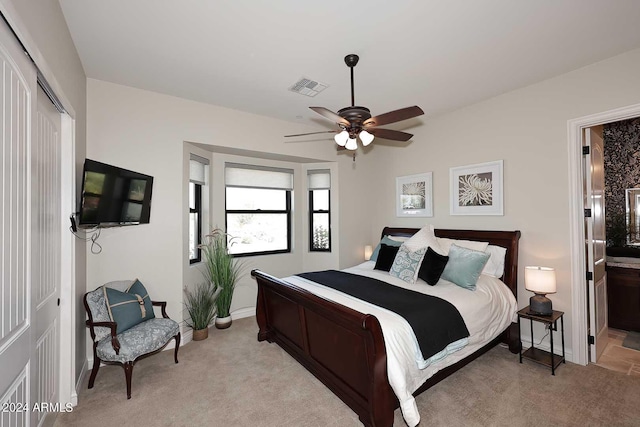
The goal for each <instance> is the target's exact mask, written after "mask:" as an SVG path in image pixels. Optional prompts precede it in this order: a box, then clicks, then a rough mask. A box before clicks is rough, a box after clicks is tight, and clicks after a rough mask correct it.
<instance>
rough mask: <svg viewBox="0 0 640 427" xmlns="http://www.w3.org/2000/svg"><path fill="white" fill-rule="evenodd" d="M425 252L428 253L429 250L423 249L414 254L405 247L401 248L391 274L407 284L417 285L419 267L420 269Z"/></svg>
mask: <svg viewBox="0 0 640 427" xmlns="http://www.w3.org/2000/svg"><path fill="white" fill-rule="evenodd" d="M425 252H427V248H421V249H418V250H417V251H415V252H412V251H410V250H409V249H408V248H407V247H406V246H405V245H402V246H400V249H399V250H398V254H397V255H396V258H395V259H394V260H393V265H392V266H391V270H390V271H389V274H391V275H392V276H394V277H398V278H400V279H402V280H404V281H405V282H407V283H415V282H416V276H417V274H418V267H420V262H421V261H422V258H423V257H424V254H425Z"/></svg>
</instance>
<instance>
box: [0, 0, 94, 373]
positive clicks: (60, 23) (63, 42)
mask: <svg viewBox="0 0 640 427" xmlns="http://www.w3.org/2000/svg"><path fill="white" fill-rule="evenodd" d="M0 9H1V10H2V12H3V14H4V15H5V17H6V18H7V19H8V21H9V23H10V25H11V26H12V27H13V29H14V31H16V33H17V34H18V36H19V37H20V38H21V41H22V42H23V44H24V45H25V46H26V48H27V49H28V50H29V51H30V54H31V55H32V56H33V57H34V60H35V62H36V64H37V65H38V67H39V68H40V69H41V70H42V71H43V74H44V75H45V77H46V78H47V80H48V81H49V83H50V84H51V85H52V87H53V88H54V90H55V91H56V94H57V95H58V96H59V97H60V98H61V100H62V101H63V103H64V104H65V107H66V108H68V109H71V110H73V111H72V112H71V115H72V117H73V119H75V130H74V131H75V157H76V184H77V187H78V188H77V191H76V194H78V193H79V185H80V182H81V181H79V177H80V176H81V174H82V164H83V162H84V157H85V149H86V146H85V144H86V142H85V136H86V76H85V74H84V69H83V68H82V63H81V62H80V58H79V56H78V53H77V52H76V49H75V45H74V43H73V40H72V39H71V35H70V34H69V30H68V28H67V23H66V21H65V19H64V16H63V14H62V10H61V9H60V4H59V3H58V1H57V0H41V1H37V2H36V1H24V0H0ZM71 213H72V212H71V211H70V212H69V214H71ZM75 243H76V248H75V254H76V259H75V281H76V289H75V290H76V301H75V304H76V313H75V317H76V327H75V331H73V332H74V333H75V335H76V353H75V358H76V363H75V366H76V373H75V374H76V379H78V378H79V375H80V373H81V369H82V367H83V363H84V361H85V360H86V359H85V341H84V337H85V329H86V327H85V324H84V320H85V311H84V305H83V304H82V296H83V295H84V293H85V292H86V254H85V247H84V246H85V245H84V242H81V241H79V240H76V242H75Z"/></svg>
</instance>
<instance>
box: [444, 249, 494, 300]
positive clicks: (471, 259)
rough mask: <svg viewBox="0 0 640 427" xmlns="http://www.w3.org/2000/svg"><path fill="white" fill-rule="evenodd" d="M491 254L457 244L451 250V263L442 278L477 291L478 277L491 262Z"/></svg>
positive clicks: (446, 267) (445, 268) (448, 263)
mask: <svg viewBox="0 0 640 427" xmlns="http://www.w3.org/2000/svg"><path fill="white" fill-rule="evenodd" d="M490 256H491V254H488V253H486V252H481V251H474V250H473V249H467V248H463V247H461V246H457V245H455V244H453V245H451V249H449V262H447V265H446V266H445V267H444V271H443V272H442V276H441V278H443V279H444V280H448V281H450V282H452V283H455V284H456V285H458V286H460V287H463V288H465V289H469V290H471V291H475V290H476V283H477V282H478V277H480V273H482V269H483V268H484V266H485V264H486V263H487V261H488V260H489V257H490Z"/></svg>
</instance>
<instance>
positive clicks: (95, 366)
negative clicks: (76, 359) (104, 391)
mask: <svg viewBox="0 0 640 427" xmlns="http://www.w3.org/2000/svg"><path fill="white" fill-rule="evenodd" d="M98 369H100V359H98V356H96V354H95V352H94V353H93V368H91V376H90V377H89V387H87V388H93V382H94V381H95V380H96V375H98Z"/></svg>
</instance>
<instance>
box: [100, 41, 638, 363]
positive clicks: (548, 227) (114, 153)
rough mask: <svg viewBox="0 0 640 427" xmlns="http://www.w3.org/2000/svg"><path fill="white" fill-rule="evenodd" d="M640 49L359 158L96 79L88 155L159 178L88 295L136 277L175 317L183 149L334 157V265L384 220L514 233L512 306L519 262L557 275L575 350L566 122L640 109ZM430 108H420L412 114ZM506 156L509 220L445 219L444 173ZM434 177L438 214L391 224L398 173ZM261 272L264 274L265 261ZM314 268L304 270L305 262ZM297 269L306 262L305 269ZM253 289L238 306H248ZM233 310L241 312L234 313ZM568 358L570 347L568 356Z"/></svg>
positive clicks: (271, 268)
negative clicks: (146, 219) (143, 215)
mask: <svg viewBox="0 0 640 427" xmlns="http://www.w3.org/2000/svg"><path fill="white" fill-rule="evenodd" d="M639 72H640V50H636V51H632V52H629V53H627V54H624V55H620V56H618V57H615V58H611V59H609V60H607V61H603V62H600V63H597V64H593V65H591V66H589V67H585V68H583V69H580V70H576V71H574V72H571V73H568V74H565V75H563V76H560V77H557V78H554V79H550V80H547V81H544V82H541V83H538V84H535V85H532V86H528V87H525V88H522V89H519V90H516V91H513V92H510V93H506V94H504V95H501V96H498V97H495V98H493V99H490V100H487V101H485V102H482V103H479V104H475V105H473V106H470V107H467V108H464V109H461V110H458V111H455V112H452V113H449V114H445V115H442V116H439V117H427V118H425V119H423V124H422V126H418V127H414V128H412V129H408V130H409V131H410V132H413V133H414V134H415V137H414V138H413V143H411V144H410V145H409V146H408V147H406V148H392V147H389V146H385V145H382V144H375V143H374V144H373V146H372V148H371V149H368V150H367V153H366V154H362V153H361V152H359V153H358V158H357V161H356V162H352V161H351V157H350V156H349V154H348V153H344V154H340V155H336V153H335V148H334V147H333V144H332V143H331V142H330V140H328V141H327V143H326V144H319V143H317V142H314V143H309V144H305V143H299V144H286V143H284V140H283V138H282V135H284V134H287V133H292V132H294V131H297V130H299V129H297V128H296V127H297V126H299V125H296V124H292V123H288V122H282V121H278V120H273V119H269V118H265V117H260V116H255V115H250V114H246V113H241V112H238V111H233V110H229V109H225V108H220V107H215V106H211V105H205V104H200V103H196V102H191V101H186V100H183V99H179V98H174V97H169V96H165V95H159V94H155V93H151V92H146V91H142V90H138V89H132V88H127V87H123V86H119V85H115V84H110V83H106V82H102V81H97V80H89V81H88V116H89V123H88V140H89V142H88V145H87V152H88V157H90V158H95V159H97V160H100V161H104V162H107V163H113V164H116V165H118V166H123V167H125V168H129V169H133V170H137V171H140V172H143V173H147V174H150V175H153V176H154V177H155V181H154V194H153V202H152V206H153V207H152V213H151V224H149V225H141V226H136V227H128V228H122V229H116V230H106V231H105V232H104V233H103V237H102V239H101V240H102V243H103V246H104V251H103V253H102V254H101V255H98V256H94V255H90V256H89V264H88V277H89V282H90V283H91V286H93V285H96V286H97V285H99V284H100V283H103V282H105V281H108V280H113V279H115V278H119V277H139V278H140V279H141V280H142V281H143V283H145V284H148V286H149V289H150V292H151V293H152V295H153V296H154V298H158V299H166V300H168V301H169V314H170V315H171V316H172V317H176V318H181V307H180V306H181V285H182V283H181V280H182V273H183V265H182V262H183V260H184V259H185V258H184V245H183V241H184V240H183V238H184V236H183V224H184V223H183V210H182V209H183V201H184V194H183V190H184V189H183V187H184V186H183V185H182V179H183V177H184V171H183V166H182V159H183V155H184V153H183V141H195V142H199V143H203V144H211V145H217V146H225V147H232V148H242V149H247V150H254V151H259V152H272V153H277V154H282V155H294V156H301V157H313V158H317V159H321V160H327V161H337V165H338V171H339V180H340V183H339V188H338V189H337V191H338V198H339V205H338V206H336V207H335V208H336V209H338V210H339V222H340V241H339V254H340V267H346V266H349V265H353V264H355V263H357V262H360V261H361V260H362V257H363V252H362V251H363V245H365V244H374V243H375V242H377V240H378V239H379V233H380V229H381V228H382V227H383V226H385V225H396V226H416V227H418V226H421V225H423V224H424V223H426V222H431V223H433V224H434V225H436V227H440V228H472V229H497V230H514V229H519V230H521V231H522V239H521V244H520V263H519V266H520V268H519V278H520V279H519V290H518V293H519V306H520V307H524V306H526V305H527V304H528V299H529V296H530V295H531V294H530V293H529V292H527V291H526V290H525V289H524V283H523V268H524V266H525V265H535V264H541V265H547V266H552V267H555V268H556V269H557V274H558V293H557V294H555V295H552V299H553V301H554V308H556V309H559V310H563V311H565V312H566V313H567V315H566V316H565V320H566V323H565V330H566V342H567V343H568V344H570V343H571V322H572V315H571V285H570V273H569V261H570V260H569V257H570V254H569V250H570V245H569V218H570V215H571V212H569V205H568V195H569V183H568V172H567V169H568V157H567V152H568V145H567V144H568V142H567V121H568V120H570V119H573V118H576V117H581V116H585V115H588V114H592V113H597V112H601V111H605V110H609V109H613V108H617V107H622V106H626V105H631V104H636V103H638V102H640V80H639V79H637V75H638V74H639ZM428 102H429V100H428V99H424V100H421V99H416V103H417V104H418V105H422V104H425V105H426V104H427V103H428ZM498 159H503V160H504V176H505V182H504V189H505V197H504V199H505V208H504V212H505V214H504V216H488V217H487V216H450V215H449V208H448V206H449V168H450V167H453V166H461V165H466V164H473V163H480V162H486V161H492V160H498ZM427 171H433V180H434V217H433V218H430V219H424V218H423V219H419V218H410V219H407V218H396V216H395V206H394V201H395V177H397V176H402V175H410V174H415V173H421V172H427ZM292 256H293V258H292V259H291V261H292V263H291V264H290V265H287V266H286V268H282V267H279V266H278V265H277V264H272V260H271V259H269V260H268V261H267V262H268V264H267V262H265V263H264V264H262V263H261V264H260V265H258V264H256V263H259V262H260V261H261V260H260V259H259V258H258V257H256V258H253V259H252V260H251V263H252V266H254V265H255V266H259V267H260V268H263V269H264V270H266V271H267V272H270V273H274V274H276V275H280V274H290V273H291V272H295V271H296V267H297V266H296V265H295V264H297V263H300V262H301V259H300V258H296V255H292ZM264 265H266V266H264ZM308 265H309V266H311V265H313V263H312V262H310V263H309V264H308ZM302 266H305V263H304V261H302ZM251 297H252V294H251V292H247V294H246V295H245V296H241V297H239V298H238V300H237V301H238V304H243V301H245V300H246V301H249V300H250V299H251ZM236 307H237V308H239V307H238V306H236ZM567 350H568V352H569V354H570V353H571V348H569V346H568V348H567Z"/></svg>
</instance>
